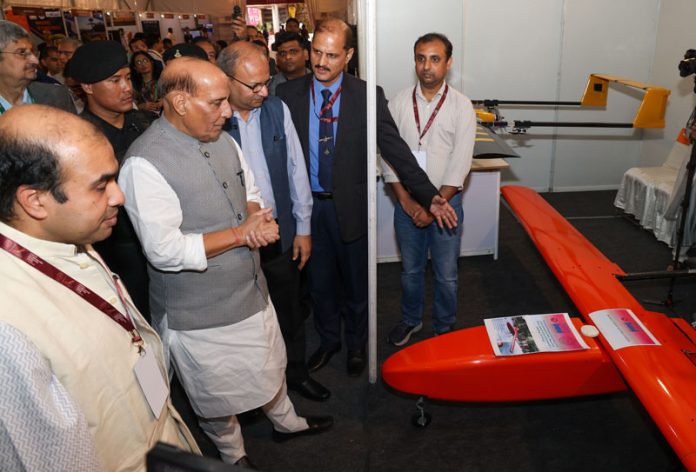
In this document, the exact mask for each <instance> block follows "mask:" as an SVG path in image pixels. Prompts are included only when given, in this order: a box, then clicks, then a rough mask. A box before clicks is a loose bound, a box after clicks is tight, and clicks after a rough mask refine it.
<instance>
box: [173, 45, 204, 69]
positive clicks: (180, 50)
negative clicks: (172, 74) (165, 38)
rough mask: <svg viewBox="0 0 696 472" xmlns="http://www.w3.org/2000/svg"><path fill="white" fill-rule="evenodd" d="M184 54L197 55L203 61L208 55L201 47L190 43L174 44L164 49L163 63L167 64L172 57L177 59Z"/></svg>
mask: <svg viewBox="0 0 696 472" xmlns="http://www.w3.org/2000/svg"><path fill="white" fill-rule="evenodd" d="M185 56H189V57H197V58H199V59H203V60H204V61H207V60H208V55H207V54H206V53H205V51H204V50H203V49H201V48H199V47H198V46H196V45H195V44H190V43H179V44H175V45H174V46H172V47H170V48H169V49H167V50H166V51H164V54H162V59H164V63H165V64H167V63H168V62H169V61H171V60H172V59H177V58H179V57H185Z"/></svg>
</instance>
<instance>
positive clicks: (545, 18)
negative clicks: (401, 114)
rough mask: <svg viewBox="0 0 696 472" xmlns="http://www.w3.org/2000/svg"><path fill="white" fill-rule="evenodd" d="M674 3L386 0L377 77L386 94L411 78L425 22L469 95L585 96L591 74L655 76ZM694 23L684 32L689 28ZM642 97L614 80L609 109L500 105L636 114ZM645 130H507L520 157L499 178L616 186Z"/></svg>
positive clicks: (536, 112)
mask: <svg viewBox="0 0 696 472" xmlns="http://www.w3.org/2000/svg"><path fill="white" fill-rule="evenodd" d="M671 1H672V0H670V2H671ZM675 1H676V2H677V3H679V4H682V3H683V4H687V3H689V4H691V3H694V2H692V1H691V0H675ZM670 2H665V1H662V2H660V1H659V0H612V1H605V0H525V1H523V2H521V1H519V0H491V1H483V0H463V1H455V0H432V1H429V2H411V1H399V0H380V2H379V4H378V7H377V8H378V15H377V18H378V24H377V34H378V82H379V83H380V84H381V85H383V86H384V88H385V92H386V94H387V97H390V96H393V95H394V94H395V93H396V92H397V91H398V90H400V89H401V88H403V87H406V86H409V85H412V84H413V83H414V82H415V76H414V73H413V57H412V47H413V42H414V41H415V39H416V38H417V37H418V36H420V35H421V34H424V33H427V32H429V31H437V32H441V33H444V34H446V35H447V36H448V37H449V38H450V39H451V40H452V42H453V44H454V48H455V50H454V65H453V68H452V71H451V73H450V77H449V80H450V83H451V84H452V85H453V86H455V87H456V88H459V89H460V90H461V91H462V92H464V93H465V94H466V95H468V96H469V97H470V98H475V99H483V98H497V99H501V100H513V99H517V100H549V101H554V100H563V101H579V100H580V97H581V96H582V93H583V91H584V87H585V83H586V81H587V77H588V76H589V74H590V73H605V74H611V75H618V76H624V77H627V78H631V79H634V80H638V81H644V82H650V81H651V80H653V78H655V77H654V75H653V62H654V59H655V45H656V43H657V35H658V25H659V24H660V14H661V8H662V10H670V11H672V10H674V11H675V13H674V15H677V13H676V11H677V10H678V8H674V7H672V6H670V7H667V6H666V5H665V4H666V3H670ZM694 8H696V7H694V6H693V5H691V7H690V8H687V10H693V9H694ZM692 13H693V12H692ZM688 17H689V18H690V19H692V18H696V16H694V15H693V14H690V15H688ZM683 22H684V23H688V22H689V20H687V19H684V20H683ZM664 28H667V27H663V28H661V31H662V30H663V29H664ZM685 28H687V27H686V26H685ZM690 31H693V28H687V29H686V30H685V31H684V34H685V35H686V36H689V35H692V36H693V33H691V32H690ZM675 34H676V33H675ZM692 47H694V48H696V41H694V45H692ZM682 53H683V51H682ZM674 64H675V65H674V66H673V67H675V69H674V70H676V62H675V63H674ZM655 85H663V84H661V83H656V84H655ZM641 96H642V95H641V94H636V93H634V92H632V91H630V90H626V89H625V88H622V87H620V86H617V87H615V86H612V88H611V90H610V93H609V104H608V106H607V108H606V110H601V111H598V110H590V111H588V110H568V109H558V110H557V109H554V108H551V107H549V108H537V109H529V108H522V107H515V108H504V109H501V110H502V112H503V115H504V116H505V118H506V119H508V120H514V119H526V120H533V121H608V122H630V121H632V119H633V115H634V113H635V111H636V110H637V107H638V105H639V103H640V98H641ZM643 136H644V132H642V131H638V130H625V129H624V130H621V129H595V130H593V129H588V128H555V129H554V128H532V129H530V130H529V131H528V134H527V135H526V136H510V135H508V137H507V141H508V142H509V143H510V144H511V145H512V147H513V148H514V149H515V150H516V151H517V152H518V153H519V154H520V155H521V156H522V158H521V159H519V160H514V159H510V160H509V162H510V165H511V167H510V170H509V171H506V172H504V173H503V181H504V182H508V183H519V184H523V185H528V186H530V187H533V188H536V189H539V190H547V189H553V190H577V189H604V188H616V187H617V186H618V184H619V181H620V179H621V176H622V175H623V172H624V171H625V170H626V169H628V168H629V167H633V166H635V165H637V163H638V162H639V160H640V156H641V145H642V140H643ZM657 136H658V137H660V136H661V132H658V133H657ZM672 139H673V138H672Z"/></svg>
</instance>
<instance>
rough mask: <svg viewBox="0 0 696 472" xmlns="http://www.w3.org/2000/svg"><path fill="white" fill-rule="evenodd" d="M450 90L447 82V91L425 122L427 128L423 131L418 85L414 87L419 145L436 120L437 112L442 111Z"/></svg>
mask: <svg viewBox="0 0 696 472" xmlns="http://www.w3.org/2000/svg"><path fill="white" fill-rule="evenodd" d="M448 91H449V85H447V84H445V91H444V92H443V94H442V97H440V101H439V102H438V103H437V106H436V107H435V110H433V113H432V114H431V115H430V119H429V120H428V122H427V123H426V124H425V129H424V130H423V132H422V133H421V127H420V116H419V115H418V103H417V102H416V87H413V114H414V115H415V116H416V128H417V129H418V147H420V145H421V140H422V139H423V136H425V133H427V132H428V130H429V129H430V125H432V124H433V121H435V117H436V116H437V112H439V111H440V108H441V107H442V104H443V103H445V98H447V92H448Z"/></svg>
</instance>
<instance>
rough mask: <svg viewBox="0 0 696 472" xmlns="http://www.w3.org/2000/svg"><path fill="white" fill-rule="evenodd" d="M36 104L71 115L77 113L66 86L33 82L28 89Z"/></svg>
mask: <svg viewBox="0 0 696 472" xmlns="http://www.w3.org/2000/svg"><path fill="white" fill-rule="evenodd" d="M27 90H29V95H31V98H32V99H33V100H34V103H39V104H41V105H49V106H52V107H56V108H60V109H61V110H65V111H67V112H70V113H77V110H76V109H75V104H74V103H73V101H72V98H70V92H69V91H68V89H67V87H65V86H64V85H54V84H44V83H41V82H36V81H34V82H31V83H30V84H29V86H28V87H27Z"/></svg>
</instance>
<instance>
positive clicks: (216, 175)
mask: <svg viewBox="0 0 696 472" xmlns="http://www.w3.org/2000/svg"><path fill="white" fill-rule="evenodd" d="M159 86H160V89H161V92H162V100H163V113H162V116H161V117H160V118H159V119H158V120H156V121H155V122H154V123H153V124H152V125H151V126H150V127H149V128H148V129H147V131H145V133H143V134H142V136H140V138H138V139H137V140H136V141H135V142H134V143H133V145H132V146H131V147H130V148H129V150H128V152H127V156H130V157H128V158H127V160H126V162H125V164H124V166H123V168H122V169H121V174H120V176H119V184H120V185H121V187H122V188H123V191H124V193H125V195H126V205H125V206H126V211H127V212H128V214H129V216H130V218H131V221H132V222H133V226H134V227H135V231H136V233H138V237H139V238H140V241H141V243H142V246H143V250H144V252H145V255H146V257H147V259H148V262H149V263H150V265H149V266H148V272H149V274H150V312H151V315H152V322H153V326H155V328H156V329H157V330H158V331H159V333H160V335H161V337H162V340H163V341H164V343H165V345H166V346H167V348H168V349H169V353H170V354H171V358H172V360H173V365H174V368H175V370H176V372H177V376H178V378H179V379H180V380H181V383H182V385H183V387H184V389H185V390H186V393H187V396H188V398H189V400H190V401H191V404H192V406H193V409H194V411H195V412H196V415H197V416H198V422H199V424H200V425H201V427H202V429H203V431H204V432H205V433H206V434H207V435H208V437H210V439H211V440H212V441H213V442H214V443H215V445H216V446H217V448H218V450H219V451H220V454H221V456H222V459H223V461H225V462H228V463H234V464H237V465H240V466H244V467H247V468H253V463H252V462H251V461H250V460H249V458H248V457H247V455H246V451H245V449H244V440H243V438H242V432H241V428H240V425H239V422H238V421H237V419H236V416H235V415H237V414H239V413H242V412H245V411H248V410H252V409H255V408H259V407H261V408H262V409H263V411H264V413H265V414H266V416H267V417H268V418H269V420H270V421H271V422H272V423H273V427H274V428H273V437H274V439H275V440H276V441H285V440H287V439H291V438H294V437H296V436H300V435H306V434H316V433H319V432H322V431H324V430H326V429H328V428H329V427H330V426H331V424H332V423H333V419H332V418H331V417H314V418H313V417H307V418H305V417H300V416H298V415H297V413H296V412H295V408H294V406H293V404H292V402H291V401H290V399H289V397H288V395H287V386H286V384H285V365H286V356H285V347H284V344H283V338H282V336H281V333H280V328H279V326H278V320H277V318H276V314H275V309H274V307H273V303H271V302H270V301H269V300H268V289H267V287H266V279H265V277H264V275H263V273H262V272H261V267H260V260H259V253H258V250H257V249H258V248H259V247H264V246H268V245H269V244H272V243H274V242H275V241H277V240H278V237H279V234H278V225H277V224H276V222H275V220H274V219H273V214H272V210H271V208H263V209H262V208H261V207H262V206H263V199H262V197H261V194H260V192H259V190H258V188H257V186H256V184H255V178H254V175H253V173H252V172H251V171H250V170H249V168H248V166H247V164H246V160H245V159H244V156H243V155H242V153H241V152H240V151H239V147H238V146H237V145H236V144H235V142H234V140H233V139H232V138H231V137H230V136H229V135H228V134H227V133H223V132H222V127H223V125H224V123H225V121H226V120H227V119H228V118H230V116H231V115H232V111H231V109H230V105H229V102H228V98H229V95H230V91H229V83H228V78H227V76H226V75H225V74H224V73H223V72H222V70H220V68H219V67H218V66H217V65H213V64H210V63H209V62H207V61H204V60H201V59H197V58H193V57H181V58H178V59H174V60H172V61H170V62H169V63H168V64H167V68H166V69H165V70H164V72H163V73H162V76H161V77H160V81H159ZM260 87H261V88H263V84H261V86H260ZM253 88H254V89H256V90H258V89H259V87H257V86H256V85H254V86H253Z"/></svg>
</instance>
